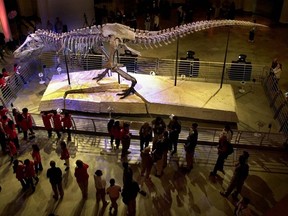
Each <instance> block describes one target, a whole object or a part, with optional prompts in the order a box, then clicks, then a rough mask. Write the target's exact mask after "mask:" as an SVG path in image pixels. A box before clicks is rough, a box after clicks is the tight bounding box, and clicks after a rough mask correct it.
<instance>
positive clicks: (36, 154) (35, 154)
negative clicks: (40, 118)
mask: <svg viewBox="0 0 288 216" xmlns="http://www.w3.org/2000/svg"><path fill="white" fill-rule="evenodd" d="M31 155H32V158H33V160H34V166H35V172H36V174H38V172H39V171H42V170H43V166H42V162H41V155H40V148H39V146H38V145H36V144H33V145H32V153H31Z"/></svg>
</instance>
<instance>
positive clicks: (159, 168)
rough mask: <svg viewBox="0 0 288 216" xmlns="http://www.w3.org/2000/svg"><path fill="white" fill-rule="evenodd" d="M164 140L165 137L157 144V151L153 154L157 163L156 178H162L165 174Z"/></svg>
mask: <svg viewBox="0 0 288 216" xmlns="http://www.w3.org/2000/svg"><path fill="white" fill-rule="evenodd" d="M164 133H165V132H164ZM163 140H164V137H162V139H161V140H159V141H158V142H157V143H156V144H155V149H154V150H153V152H152V154H153V159H154V162H156V175H155V176H156V177H161V175H162V172H163V162H164V161H163V150H164V148H163V145H164V144H163Z"/></svg>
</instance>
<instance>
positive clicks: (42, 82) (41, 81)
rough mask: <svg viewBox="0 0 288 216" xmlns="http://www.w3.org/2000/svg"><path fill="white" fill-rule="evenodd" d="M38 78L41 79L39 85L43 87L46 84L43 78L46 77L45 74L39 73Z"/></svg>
mask: <svg viewBox="0 0 288 216" xmlns="http://www.w3.org/2000/svg"><path fill="white" fill-rule="evenodd" d="M38 76H39V78H40V81H39V84H41V85H42V84H44V83H45V81H44V80H43V79H42V78H43V76H44V74H43V73H42V72H40V73H38Z"/></svg>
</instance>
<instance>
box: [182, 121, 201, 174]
mask: <svg viewBox="0 0 288 216" xmlns="http://www.w3.org/2000/svg"><path fill="white" fill-rule="evenodd" d="M197 127H198V124H197V123H193V124H192V127H191V129H190V132H189V136H188V137H187V141H186V143H185V146H184V149H185V151H186V163H187V170H188V171H190V170H191V169H193V160H194V153H195V148H196V145H197V141H198V130H197Z"/></svg>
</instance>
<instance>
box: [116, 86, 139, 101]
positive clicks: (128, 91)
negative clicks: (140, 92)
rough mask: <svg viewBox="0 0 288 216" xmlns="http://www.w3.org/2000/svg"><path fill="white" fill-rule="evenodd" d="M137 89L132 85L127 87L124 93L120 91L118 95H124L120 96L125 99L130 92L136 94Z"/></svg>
mask: <svg viewBox="0 0 288 216" xmlns="http://www.w3.org/2000/svg"><path fill="white" fill-rule="evenodd" d="M135 92H136V91H135V89H134V88H133V87H130V88H128V89H125V90H123V91H122V93H118V94H117V95H122V97H120V99H123V98H125V97H127V96H129V95H130V94H134V93H135Z"/></svg>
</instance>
